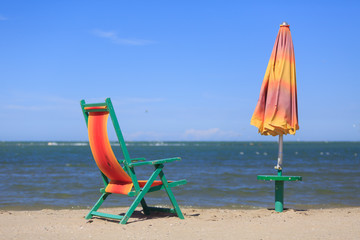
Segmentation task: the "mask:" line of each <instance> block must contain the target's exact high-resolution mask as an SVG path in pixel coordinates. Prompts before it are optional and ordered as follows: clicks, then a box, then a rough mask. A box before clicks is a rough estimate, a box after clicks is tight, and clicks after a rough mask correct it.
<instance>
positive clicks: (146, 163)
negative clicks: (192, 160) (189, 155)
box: [129, 157, 181, 167]
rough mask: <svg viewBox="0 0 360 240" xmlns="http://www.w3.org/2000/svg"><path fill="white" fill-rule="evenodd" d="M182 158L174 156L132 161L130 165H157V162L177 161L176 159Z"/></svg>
mask: <svg viewBox="0 0 360 240" xmlns="http://www.w3.org/2000/svg"><path fill="white" fill-rule="evenodd" d="M180 160H181V158H179V157H174V158H165V159H159V160H152V161H145V162H134V163H130V164H129V165H130V166H131V167H135V166H141V165H156V164H163V163H168V162H175V161H180Z"/></svg>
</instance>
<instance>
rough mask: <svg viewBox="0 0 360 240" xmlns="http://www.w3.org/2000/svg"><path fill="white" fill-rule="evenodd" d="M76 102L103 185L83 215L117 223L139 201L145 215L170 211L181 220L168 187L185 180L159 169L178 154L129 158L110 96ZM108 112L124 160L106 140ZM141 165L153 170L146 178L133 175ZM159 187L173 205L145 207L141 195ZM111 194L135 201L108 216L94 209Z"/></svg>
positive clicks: (125, 218)
mask: <svg viewBox="0 0 360 240" xmlns="http://www.w3.org/2000/svg"><path fill="white" fill-rule="evenodd" d="M80 104H81V109H82V111H83V114H84V117H85V122H86V125H87V128H88V134H89V144H90V148H91V151H92V154H93V157H94V159H95V162H96V164H97V166H98V167H99V169H100V173H101V177H102V180H103V182H104V186H105V187H104V188H101V189H100V192H101V193H102V195H101V197H100V198H99V200H98V201H97V202H96V203H95V205H94V207H93V208H92V209H91V210H90V212H89V213H88V214H87V215H86V217H85V218H86V219H91V218H92V217H93V216H98V217H103V218H111V219H116V220H120V223H121V224H126V222H127V221H128V220H129V218H130V217H131V215H132V214H133V212H134V210H135V208H136V207H137V206H138V205H139V204H141V206H142V209H143V211H144V213H145V214H146V215H149V214H150V212H152V211H159V212H167V213H174V214H176V215H177V216H178V217H179V218H180V219H184V216H183V214H182V213H181V210H180V208H179V205H178V204H177V202H176V199H175V197H174V194H173V192H172V190H171V188H173V187H176V186H179V185H183V184H186V180H185V179H184V180H179V181H168V180H167V179H166V177H165V175H164V171H163V168H164V164H165V163H169V162H175V161H180V160H181V159H180V158H179V157H174V158H167V159H160V160H153V161H146V160H145V158H136V159H131V158H130V156H129V153H128V150H127V148H126V144H125V141H124V138H123V135H122V133H121V130H120V126H119V123H118V121H117V119H116V115H115V111H114V108H113V105H112V103H111V100H110V98H107V99H106V100H105V102H103V103H93V104H86V103H85V101H84V100H81V102H80ZM109 115H110V118H111V120H112V123H113V126H114V128H115V132H116V135H117V138H118V140H119V143H120V149H121V151H122V154H123V156H124V159H123V160H121V161H120V162H119V161H118V160H117V159H116V157H115V155H114V153H113V151H112V148H111V146H110V142H109V139H108V134H107V122H108V117H109ZM120 163H121V164H122V165H123V167H122V166H121V165H120ZM142 165H153V166H154V167H155V170H154V172H153V173H152V174H151V176H150V177H149V179H148V180H138V179H137V177H136V174H135V167H138V166H142ZM157 177H159V178H160V180H156V178H157ZM162 189H164V190H165V191H166V193H167V195H168V197H169V199H170V202H171V203H172V206H173V208H158V207H150V206H148V205H147V204H146V202H145V198H144V196H145V195H146V194H147V193H150V192H155V191H159V190H162ZM113 193H114V194H115V193H116V194H123V195H127V196H129V197H135V200H134V201H133V203H132V204H131V206H130V208H129V209H128V210H127V212H126V213H125V215H112V214H107V213H101V212H98V211H97V210H98V209H99V208H100V206H101V204H102V203H103V202H104V201H105V199H106V198H107V197H108V196H109V195H111V194H113Z"/></svg>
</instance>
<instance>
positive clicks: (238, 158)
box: [0, 142, 360, 209]
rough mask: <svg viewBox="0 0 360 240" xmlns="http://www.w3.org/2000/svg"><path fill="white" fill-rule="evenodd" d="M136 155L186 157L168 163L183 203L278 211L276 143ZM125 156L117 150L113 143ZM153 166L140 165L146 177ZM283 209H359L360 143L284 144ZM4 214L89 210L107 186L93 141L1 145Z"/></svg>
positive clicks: (171, 146)
mask: <svg viewBox="0 0 360 240" xmlns="http://www.w3.org/2000/svg"><path fill="white" fill-rule="evenodd" d="M127 146H128V150H129V153H130V156H131V157H132V158H137V157H145V158H146V159H148V160H154V159H161V158H167V157H177V156H179V157H181V158H182V161H180V162H174V163H169V164H166V165H165V168H164V172H165V175H166V176H167V178H168V179H169V180H179V179H187V181H188V184H186V185H182V186H179V187H176V188H173V191H174V194H175V197H176V199H177V201H178V203H179V204H180V205H181V206H188V207H203V208H209V207H216V208H258V207H268V208H272V207H274V182H264V181H258V180H257V175H269V174H271V175H274V174H276V171H275V170H274V166H275V165H276V159H277V151H278V146H277V143H276V142H128V143H127ZM112 147H113V150H114V152H115V155H116V156H117V157H118V158H119V159H121V158H122V157H121V153H120V148H119V145H118V144H116V143H113V144H112ZM152 170H153V167H152V166H141V167H137V168H136V173H137V175H138V178H139V179H147V178H148V177H149V175H150V174H151V172H152ZM283 175H290V176H302V177H303V181H299V182H286V183H285V196H284V206H285V207H288V208H300V209H308V208H332V207H343V206H360V142H285V143H284V170H283ZM0 179H1V181H0V192H1V193H0V209H43V208H53V209H58V208H88V207H91V206H92V205H93V204H94V203H95V202H96V201H97V199H98V198H99V196H100V193H99V188H101V187H103V185H102V180H101V178H100V173H99V171H98V169H97V167H96V165H95V162H94V160H93V158H92V155H91V151H90V147H89V145H88V143H87V142H0ZM146 199H147V202H148V204H149V205H152V204H153V205H169V201H168V199H167V196H166V193H165V192H163V191H161V192H156V193H150V194H148V195H147V197H146ZM132 200H133V198H130V197H126V196H123V195H115V194H113V195H111V196H110V197H109V198H108V199H107V201H105V203H104V205H103V206H106V207H113V206H129V204H130V203H131V201H132Z"/></svg>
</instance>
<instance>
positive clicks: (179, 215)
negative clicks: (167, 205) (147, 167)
mask: <svg viewBox="0 0 360 240" xmlns="http://www.w3.org/2000/svg"><path fill="white" fill-rule="evenodd" d="M159 176H160V179H161V181H162V183H163V185H164V188H165V191H166V193H167V195H168V196H169V199H170V201H171V203H172V205H173V207H174V210H175V212H176V214H177V215H178V217H179V218H180V219H184V215H183V214H182V212H181V210H180V207H179V205H178V203H177V202H176V199H175V196H174V194H173V192H172V190H171V188H170V187H169V184H168V181H167V179H166V177H165V174H164V172H163V171H161V172H160V174H159Z"/></svg>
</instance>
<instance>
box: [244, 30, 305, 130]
mask: <svg viewBox="0 0 360 240" xmlns="http://www.w3.org/2000/svg"><path fill="white" fill-rule="evenodd" d="M250 123H251V125H254V126H256V127H257V128H258V129H259V133H261V134H262V135H272V136H277V135H283V134H295V132H296V130H298V129H299V124H298V110H297V90H296V71H295V55H294V46H293V42H292V38H291V33H290V27H289V25H287V24H283V25H281V26H280V30H279V33H278V35H277V37H276V41H275V45H274V48H273V50H272V53H271V57H270V60H269V64H268V66H267V69H266V73H265V77H264V80H263V83H262V86H261V90H260V96H259V100H258V103H257V105H256V108H255V111H254V114H253V116H252V118H251V122H250Z"/></svg>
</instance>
